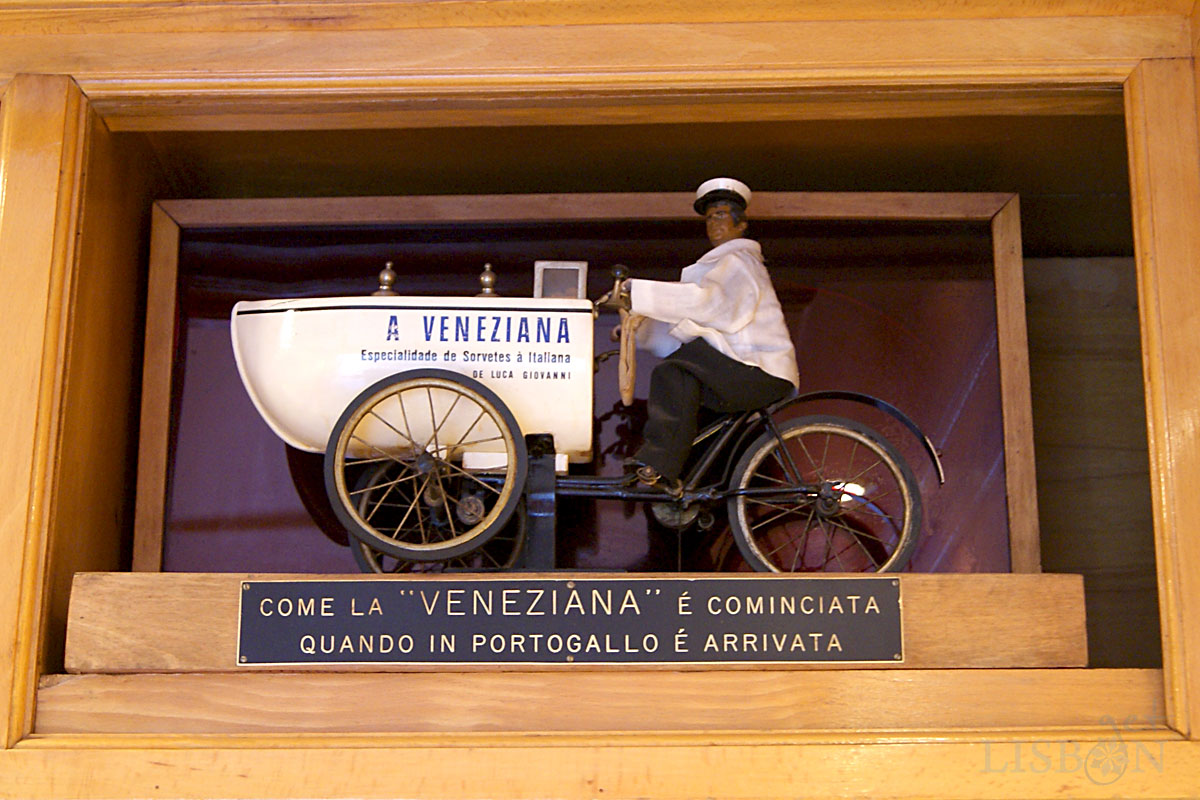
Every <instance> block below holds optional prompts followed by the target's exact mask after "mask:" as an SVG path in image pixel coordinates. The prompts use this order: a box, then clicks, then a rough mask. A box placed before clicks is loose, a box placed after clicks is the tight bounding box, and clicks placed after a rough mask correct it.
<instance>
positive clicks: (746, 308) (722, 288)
mask: <svg viewBox="0 0 1200 800" xmlns="http://www.w3.org/2000/svg"><path fill="white" fill-rule="evenodd" d="M630 284H631V298H632V306H633V309H632V310H633V313H635V314H641V315H643V316H646V317H650V318H651V319H655V320H660V321H662V322H665V323H668V324H669V325H676V324H678V323H680V322H682V321H683V320H689V321H691V322H693V323H696V324H697V325H701V326H704V327H706V328H713V329H715V330H720V331H724V332H727V333H732V332H734V331H738V330H741V329H742V328H744V327H745V326H746V325H748V324H750V322H751V321H753V319H754V313H755V311H756V309H757V308H758V302H759V286H758V282H757V281H756V280H754V278H753V276H752V275H750V274H749V271H748V270H747V269H746V265H745V264H744V262H743V261H742V260H741V259H740V258H737V257H736V256H727V257H726V258H724V259H722V260H721V262H720V263H719V264H717V266H715V267H714V268H713V269H712V270H710V271H709V272H708V273H707V274H706V275H705V276H704V277H703V278H701V280H700V282H699V283H686V282H679V283H675V282H667V281H648V280H640V279H636V280H632V281H630Z"/></svg>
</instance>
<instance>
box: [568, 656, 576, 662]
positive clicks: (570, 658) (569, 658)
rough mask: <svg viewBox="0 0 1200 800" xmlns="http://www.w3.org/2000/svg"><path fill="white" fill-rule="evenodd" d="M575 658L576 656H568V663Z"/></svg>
mask: <svg viewBox="0 0 1200 800" xmlns="http://www.w3.org/2000/svg"><path fill="white" fill-rule="evenodd" d="M574 660H575V656H567V663H571V662H572V661H574Z"/></svg>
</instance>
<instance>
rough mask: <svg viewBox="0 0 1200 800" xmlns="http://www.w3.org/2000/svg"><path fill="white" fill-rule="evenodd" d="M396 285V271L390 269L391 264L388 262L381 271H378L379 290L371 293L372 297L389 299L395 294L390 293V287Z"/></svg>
mask: <svg viewBox="0 0 1200 800" xmlns="http://www.w3.org/2000/svg"><path fill="white" fill-rule="evenodd" d="M395 283H396V271H395V270H393V269H392V262H391V261H389V262H387V263H386V264H384V265H383V269H382V270H380V271H379V288H378V289H376V290H375V291H374V292H371V296H372V297H389V296H392V295H395V294H396V293H395V292H394V291H392V286H393V285H395Z"/></svg>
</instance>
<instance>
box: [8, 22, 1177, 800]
mask: <svg viewBox="0 0 1200 800" xmlns="http://www.w3.org/2000/svg"><path fill="white" fill-rule="evenodd" d="M340 5H343V6H345V7H347V8H350V7H351V6H352V7H353V9H354V11H355V14H347V15H346V16H344V17H336V18H335V17H333V16H331V15H330V14H329V13H328V12H329V6H328V4H319V5H318V4H306V3H303V2H302V3H297V4H288V5H286V6H284V5H273V6H271V7H270V8H266V7H264V6H260V5H253V4H200V5H199V6H197V7H196V8H195V9H193V10H192V11H191V12H187V13H186V14H181V15H178V16H173V15H172V14H169V13H167V12H166V11H165V10H164V9H165V8H166V6H163V5H156V4H153V3H151V4H145V3H137V4H135V3H124V2H117V3H114V4H110V5H108V6H105V7H104V8H100V7H98V6H97V7H95V8H93V7H92V6H88V7H86V8H85V7H83V6H78V7H73V8H72V9H68V10H61V9H59V10H55V9H52V8H49V7H47V6H46V5H45V4H26V5H25V6H22V7H21V8H19V9H12V10H10V11H7V12H6V14H5V16H4V18H3V20H2V21H0V27H2V28H3V30H4V31H5V33H6V34H7V35H6V37H5V39H6V41H5V48H4V53H3V55H0V80H4V81H6V86H5V93H4V96H3V100H2V103H0V115H2V118H0V169H2V170H3V187H4V193H3V198H2V199H0V204H2V205H0V242H2V243H3V244H2V245H0V274H2V275H3V276H4V279H5V281H6V287H5V288H6V291H7V292H8V293H9V294H8V296H9V298H10V302H9V303H8V304H7V305H6V310H5V314H4V315H2V316H0V337H2V338H3V341H5V342H6V353H5V355H4V361H3V363H4V366H5V372H6V383H7V386H8V390H7V391H5V392H4V394H3V395H2V402H3V406H2V410H3V412H4V414H3V416H4V418H5V421H6V426H7V427H6V433H5V434H4V436H3V437H2V438H0V463H3V464H5V465H6V466H5V471H4V473H3V480H2V482H0V499H2V500H3V506H0V507H2V508H3V512H4V514H3V518H2V520H0V553H2V554H3V555H4V556H5V558H4V560H3V563H4V564H5V567H4V570H5V572H4V575H5V578H6V580H4V581H0V638H2V639H3V641H5V642H7V643H8V645H7V646H6V648H5V652H6V655H5V656H4V657H3V658H0V689H2V690H0V712H2V713H0V719H3V720H4V726H3V728H2V729H0V747H3V750H0V794H2V795H4V796H11V797H30V798H41V797H46V798H49V797H62V796H74V797H120V796H140V797H148V796H162V797H165V796H173V797H180V796H189V797H266V796H273V797H287V796H325V797H338V796H343V797H351V796H353V797H385V796H431V797H468V796H492V797H527V796H571V797H587V796H598V795H601V794H603V795H604V796H606V797H625V796H641V797H647V796H660V797H695V796H748V795H755V796H795V795H796V794H797V793H803V794H808V795H819V796H832V795H847V794H858V795H879V794H884V793H886V794H890V795H893V796H912V797H916V796H951V795H954V796H990V797H1039V796H1050V795H1055V794H1059V795H1074V796H1110V795H1112V794H1120V795H1122V796H1129V797H1137V796H1140V797H1166V796H1178V797H1185V796H1189V795H1191V794H1194V792H1195V786H1196V785H1197V784H1198V783H1200V745H1198V743H1197V741H1196V739H1197V735H1198V734H1197V731H1198V730H1200V624H1197V622H1198V620H1197V618H1198V617H1200V583H1198V581H1200V578H1198V577H1197V576H1198V575H1200V570H1198V569H1197V565H1198V564H1200V536H1197V535H1196V533H1197V532H1196V526H1197V525H1198V524H1200V499H1198V498H1200V496H1198V495H1197V493H1196V492H1194V491H1192V489H1191V487H1192V486H1193V485H1195V483H1196V482H1197V479H1198V478H1200V447H1198V441H1197V437H1195V436H1194V433H1193V431H1194V425H1193V418H1194V400H1195V397H1197V396H1200V385H1197V384H1198V383H1200V368H1198V366H1197V364H1196V363H1195V361H1196V359H1197V352H1198V351H1197V348H1196V342H1197V341H1200V319H1198V318H1197V316H1196V314H1195V313H1194V310H1195V308H1197V307H1198V306H1200V298H1198V297H1197V291H1198V289H1197V285H1196V282H1195V264H1196V263H1198V262H1200V231H1198V230H1197V228H1196V226H1195V224H1194V222H1195V220H1196V219H1197V217H1198V216H1200V158H1198V146H1197V141H1198V133H1197V126H1196V114H1195V108H1196V87H1195V80H1194V75H1195V73H1194V65H1193V62H1192V57H1193V55H1194V53H1195V51H1196V42H1197V37H1196V35H1195V33H1194V31H1196V30H1197V29H1198V25H1197V23H1198V20H1197V17H1196V14H1195V12H1194V11H1193V9H1192V4H1191V3H1177V2H1165V1H1164V2H1153V3H1147V4H1145V6H1142V5H1140V4H1139V5H1138V6H1137V7H1136V8H1134V7H1133V6H1131V5H1130V4H1127V3H1119V2H1107V1H1106V0H1099V2H1092V3H1073V4H1069V5H1068V9H1067V10H1066V11H1063V12H1058V11H1051V12H1049V13H1062V14H1063V15H1062V16H1048V15H1047V11H1046V10H1045V9H1044V8H1043V7H1040V6H1039V7H1037V8H1036V9H1035V8H1033V6H1031V5H1030V4H1025V3H1016V2H1014V3H1003V2H999V3H985V4H982V5H981V6H979V7H972V9H969V10H962V9H959V10H958V11H955V10H953V9H948V8H947V6H946V5H945V4H943V3H936V4H934V3H921V2H915V1H914V2H905V3H901V4H900V5H899V6H897V5H896V4H894V3H893V4H878V3H874V2H872V1H871V0H867V2H864V3H860V4H851V6H852V8H850V9H848V10H846V11H845V12H844V14H842V12H841V11H838V12H833V13H839V14H842V15H843V16H844V17H845V18H843V19H837V20H830V19H828V16H829V14H830V13H831V12H829V11H828V9H826V10H824V11H821V10H820V9H817V8H816V7H815V6H814V7H812V8H809V7H807V6H806V7H804V8H800V9H793V8H790V7H788V6H787V4H783V5H780V4H775V3H770V2H761V3H758V2H752V3H750V4H749V5H746V4H743V5H742V6H741V7H738V8H736V9H735V8H732V7H730V6H729V5H728V4H701V6H699V7H697V8H696V9H694V13H692V15H691V16H690V17H689V19H688V20H686V23H685V21H683V20H681V19H679V18H678V17H676V16H675V12H673V11H671V10H670V9H664V8H662V7H659V6H655V7H653V8H652V7H650V6H645V7H642V6H635V7H630V6H623V7H622V9H621V10H620V11H618V10H614V8H613V7H611V6H599V5H592V4H586V3H569V4H554V3H536V2H535V3H529V4H524V5H521V4H517V3H505V2H501V3H498V4H481V5H480V6H479V7H476V8H474V9H467V8H464V7H463V6H462V5H461V4H442V3H416V4H405V5H404V6H396V5H394V4H377V3H357V4H348V3H347V4H340ZM172 7H173V8H175V7H174V6H173V5H172ZM956 14H957V16H956ZM405 15H407V16H405ZM514 15H515V16H514ZM264 32H266V33H264ZM714 41H716V42H717V44H718V46H717V47H716V48H714V46H713V43H714ZM798 42H800V43H805V47H802V48H797V43H798ZM714 50H716V51H717V52H718V53H719V56H718V57H717V58H716V60H715V61H714V57H713V53H714ZM101 53H103V56H101V55H100V54H101ZM746 53H750V54H751V55H750V56H748V57H747V56H746V55H745V54H746ZM748 58H750V59H753V63H750V61H748V60H747V59H748ZM18 73H42V74H41V75H30V74H18ZM1121 103H1123V104H1124V105H1123V111H1121V113H1123V116H1124V121H1125V126H1126V130H1127V136H1128V138H1127V142H1128V155H1129V165H1130V189H1131V200H1132V218H1133V223H1134V230H1135V237H1136V257H1137V269H1138V290H1139V308H1140V315H1141V331H1142V351H1141V352H1142V359H1143V364H1144V368H1145V386H1146V409H1147V413H1146V416H1147V420H1146V423H1147V430H1148V438H1149V445H1150V460H1151V489H1152V497H1153V514H1154V536H1155V544H1156V552H1157V577H1158V583H1157V586H1158V597H1159V605H1160V608H1161V613H1162V633H1163V636H1162V644H1163V668H1162V669H1161V670H1158V669H1138V670H1126V669H1122V670H1088V669H1012V670H1010V669H997V670H991V669H988V670H969V671H968V670H931V671H910V670H893V671H888V672H883V671H874V670H865V671H855V672H854V673H853V674H850V673H847V672H845V671H825V672H810V673H790V674H789V675H788V676H787V677H786V678H780V677H779V676H777V675H773V674H770V673H759V672H754V673H725V672H714V673H689V674H686V675H676V674H670V673H661V674H658V673H655V674H652V675H638V676H634V677H632V678H631V677H630V676H627V675H622V674H609V673H603V674H602V673H591V674H588V675H584V676H579V675H576V676H569V680H564V677H563V676H562V675H547V674H540V675H528V674H520V673H517V674H509V673H496V674H483V675H473V676H456V677H455V678H454V680H452V681H450V682H447V680H446V676H444V675H438V674H433V675H422V676H408V677H407V680H406V681H405V683H404V685H403V688H402V689H397V685H396V684H395V683H394V682H393V681H394V677H395V676H382V677H380V676H374V675H365V676H364V675H335V676H329V675H320V676H309V675H300V676H296V675H269V674H263V675H253V676H245V675H236V676H229V677H227V678H224V679H222V680H215V681H212V682H208V683H205V682H197V681H196V680H195V678H194V677H193V676H189V675H171V674H157V675H133V676H122V677H118V678H114V679H113V685H114V686H117V687H121V688H122V689H124V690H126V691H128V692H129V693H130V694H131V695H133V696H136V697H137V698H139V702H142V703H144V704H147V705H153V704H157V706H158V709H157V711H158V713H160V715H162V716H169V715H170V714H171V713H174V714H176V715H177V716H179V717H185V718H186V717H187V716H188V715H189V708H191V707H193V706H196V705H203V704H206V703H211V702H212V701H213V700H214V698H216V699H218V700H219V699H221V698H228V703H227V704H226V705H224V706H223V707H222V708H219V709H218V710H217V712H216V713H218V714H224V715H226V717H227V718H228V719H230V720H232V721H233V722H234V723H238V722H239V721H241V720H244V719H245V718H246V716H245V714H244V709H246V708H258V709H261V710H262V711H263V714H264V717H269V716H271V715H278V716H280V717H284V718H286V717H287V716H288V714H289V711H290V707H291V706H294V705H297V704H300V703H303V704H306V705H307V706H309V707H310V709H312V710H314V711H315V712H320V711H325V710H327V711H329V712H330V713H339V712H341V711H344V709H345V708H346V707H347V706H348V705H353V704H355V703H358V704H361V705H364V706H366V705H373V706H377V707H379V708H383V709H385V711H386V713H387V714H388V715H389V716H390V718H391V719H398V720H405V719H412V718H420V719H437V720H441V721H442V722H443V724H442V725H441V726H440V727H439V728H437V729H436V730H430V729H420V730H392V731H390V732H384V733H381V732H380V731H379V728H378V720H377V719H375V720H371V721H369V722H368V723H366V724H365V725H364V726H363V728H361V729H357V730H351V731H346V730H343V731H341V732H339V733H328V732H320V733H319V734H316V735H310V734H306V733H295V732H292V733H280V732H279V731H278V730H277V728H276V727H274V726H273V725H271V724H269V723H267V724H264V725H262V726H261V727H255V728H254V729H247V728H246V727H240V728H239V730H237V731H231V732H224V733H197V732H184V733H173V734H172V733H163V732H160V731H153V732H144V733H112V732H106V731H104V730H97V729H95V728H92V729H87V730H86V732H82V733H45V734H39V733H37V732H35V724H36V718H37V715H38V694H39V691H48V690H61V691H63V692H66V691H68V690H69V688H70V687H71V685H72V683H73V682H76V681H77V680H78V679H76V678H60V677H57V673H58V670H59V668H60V667H61V664H62V656H61V648H62V640H63V624H64V620H65V616H66V597H67V593H68V587H69V585H70V581H71V578H72V576H73V575H74V574H75V573H76V572H79V571H111V570H117V569H119V568H120V567H121V566H122V550H123V548H125V549H127V548H128V542H129V540H130V537H129V534H130V531H131V530H132V527H133V517H132V514H131V512H130V508H129V504H130V500H131V499H132V496H133V486H134V483H135V479H134V475H135V462H136V455H135V454H136V450H137V448H136V438H137V428H138V424H137V408H138V406H139V403H138V398H137V397H136V395H137V390H136V387H137V386H139V385H140V381H139V380H138V375H139V364H140V363H141V359H140V353H139V350H140V348H141V346H142V345H141V342H142V335H143V327H142V325H141V324H140V320H139V317H140V309H141V307H142V305H141V304H142V299H141V298H142V287H143V286H144V283H145V280H146V269H145V264H146V263H147V255H146V251H145V242H146V241H148V239H149V230H150V227H149V209H150V201H151V200H152V199H153V198H155V197H162V196H165V194H166V193H167V192H169V191H170V189H169V188H167V189H164V186H168V185H169V182H167V181H164V179H163V178H162V176H160V175H159V174H158V173H157V169H156V167H155V166H154V165H155V164H157V163H159V154H156V152H155V151H154V148H153V146H152V145H151V144H150V143H149V142H148V141H147V140H144V139H139V138H137V137H131V136H129V135H127V134H129V133H130V132H134V131H149V130H158V131H183V132H189V131H190V132H192V133H193V134H194V135H195V136H196V137H198V138H197V139H195V140H192V141H199V140H200V139H203V134H201V133H196V132H198V131H210V132H215V131H222V130H224V131H234V130H243V131H245V130H254V129H259V130H263V129H273V130H298V129H314V130H315V129H327V130H332V129H338V128H341V129H350V128H358V129H365V128H372V127H377V128H383V127H388V126H395V127H405V126H409V127H419V126H426V127H431V128H439V129H440V128H447V129H449V128H454V127H458V126H463V125H470V126H486V125H495V126H503V125H513V124H525V125H532V126H537V125H551V124H555V123H561V122H563V121H564V120H565V119H569V120H570V122H571V123H572V124H576V125H581V126H585V125H593V124H615V123H620V122H628V121H630V120H636V121H637V122H638V123H641V124H657V123H667V122H671V121H678V120H680V119H688V120H696V121H704V122H707V121H711V120H712V119H714V118H719V119H722V120H727V121H736V120H763V119H769V118H780V117H793V118H794V117H797V116H805V115H810V116H811V115H824V116H825V117H826V118H830V119H836V120H852V119H856V118H874V117H880V116H892V117H896V118H904V117H910V118H911V117H920V118H922V119H950V118H954V117H955V116H958V115H971V114H976V115H977V114H985V115H987V114H991V115H1001V116H1003V115H1020V114H1024V113H1030V112H1033V111H1038V110H1040V111H1046V110H1050V111H1052V112H1054V113H1058V114H1066V115H1071V114H1088V113H1093V112H1094V111H1095V110H1096V109H1097V108H1103V109H1106V110H1109V111H1111V110H1112V109H1113V106H1114V104H1117V105H1120V104H1121ZM208 141H209V140H204V142H208ZM212 141H217V140H212ZM204 142H201V145H203V144H204ZM181 146H182V145H181ZM212 146H213V147H215V148H217V149H223V148H227V147H229V148H233V147H236V142H235V141H233V140H230V141H229V143H227V144H222V143H220V142H219V141H218V143H217V144H214V145H212ZM203 149H204V148H203V146H199V147H198V150H203ZM236 155H239V154H231V155H230V157H231V158H234V159H235V160H236ZM287 158H288V153H287V148H286V146H281V147H280V149H279V151H278V152H277V153H276V154H275V161H276V162H278V163H281V164H282V163H285V162H286V160H287ZM259 177H261V175H260V176H259ZM253 180H254V179H251V182H253ZM176 181H177V184H176V185H177V186H181V184H179V183H178V181H179V178H178V176H176ZM183 183H186V181H183ZM242 188H243V189H244V188H245V187H242ZM237 193H238V192H237V189H236V188H235V189H230V190H229V193H228V196H235V195H236V194H237ZM188 194H189V195H194V194H195V192H188ZM306 194H309V195H311V194H313V192H311V191H306ZM153 246H154V247H158V246H160V245H158V244H155V245H153ZM100 331H103V332H104V335H95V334H96V333H97V332H100ZM77 685H82V684H77ZM847 687H850V688H849V690H848V689H847ZM848 694H849V695H853V697H854V702H849V701H847V699H846V698H847V696H848ZM84 695H85V697H84V700H85V701H86V702H93V701H94V700H95V695H94V694H89V693H87V692H84ZM545 698H554V699H555V700H556V701H557V702H553V703H546V702H541V707H542V708H544V709H546V711H547V714H548V717H547V718H545V719H541V720H538V721H537V722H536V723H531V722H529V720H528V719H526V720H525V721H524V722H522V723H521V724H517V722H514V717H513V709H514V708H519V707H522V706H529V705H530V704H531V702H532V701H543V700H544V699H545ZM68 710H69V709H68ZM464 710H465V711H464ZM518 722H520V721H518ZM546 723H549V724H546ZM539 726H541V727H539ZM174 730H179V727H175V728H174ZM1114 742H1119V743H1120V744H1119V745H1115V744H1113V743H1114ZM1103 747H1109V748H1110V749H1111V748H1120V747H1123V748H1124V750H1123V751H1122V752H1124V753H1125V754H1126V755H1127V756H1128V760H1127V761H1126V762H1124V763H1125V769H1124V771H1122V772H1120V773H1119V774H1116V773H1111V772H1110V773H1105V774H1101V775H1100V777H1101V778H1103V779H1106V780H1107V779H1110V778H1111V779H1112V781H1114V782H1112V783H1101V782H1100V781H1098V780H1095V779H1093V777H1091V776H1090V775H1089V773H1088V772H1087V770H1086V766H1085V761H1084V756H1086V755H1089V754H1092V753H1094V752H1098V751H1096V750H1095V748H1103ZM531 765H536V766H537V767H538V768H532V767H531ZM1042 767H1045V769H1043V768H1042Z"/></svg>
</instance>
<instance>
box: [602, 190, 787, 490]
mask: <svg viewBox="0 0 1200 800" xmlns="http://www.w3.org/2000/svg"><path fill="white" fill-rule="evenodd" d="M749 204H750V187H748V186H746V184H744V183H742V182H741V181H737V180H734V179H732V178H713V179H712V180H709V181H705V182H704V183H702V184H700V188H699V189H697V190H696V202H695V204H694V208H695V209H696V212H697V213H699V214H703V215H704V221H705V224H706V226H707V229H708V240H709V243H710V244H712V249H711V250H709V251H708V252H707V253H705V254H704V255H703V256H702V257H701V258H700V260H699V261H697V262H696V263H695V264H692V265H691V266H689V267H685V268H684V269H683V271H682V272H681V273H680V276H679V281H678V282H669V281H651V280H641V279H630V280H628V281H627V282H626V286H627V288H628V290H629V293H630V311H631V313H633V314H637V315H640V316H643V317H645V318H646V319H645V320H644V322H643V324H642V325H641V326H640V327H639V328H638V329H637V345H638V347H639V348H642V349H645V350H649V351H650V352H652V353H654V354H655V355H658V356H664V357H665V358H664V360H663V361H662V362H661V363H659V365H658V366H656V367H655V368H654V370H653V371H652V372H651V374H650V396H649V398H648V414H649V415H648V418H647V421H646V427H645V431H644V434H643V444H642V446H641V448H640V449H639V450H638V451H637V453H636V454H635V457H634V459H633V462H631V464H630V466H631V467H632V468H634V469H636V471H637V477H638V480H639V481H640V482H641V483H643V484H646V485H659V486H661V487H662V488H664V489H665V490H666V491H667V492H668V493H670V494H673V495H676V496H678V495H679V493H680V491H681V486H680V481H679V476H680V474H681V473H682V472H683V465H684V462H685V460H686V459H687V456H688V453H689V451H690V450H691V446H692V441H693V439H695V436H696V431H697V425H698V423H697V417H698V415H699V412H700V408H701V406H703V407H705V408H710V409H713V410H715V411H720V412H734V411H748V410H750V409H754V408H761V407H763V406H766V405H769V404H770V403H773V402H775V401H776V400H781V399H783V398H784V397H787V396H788V395H789V394H790V393H791V392H792V391H794V390H795V388H796V387H797V386H798V385H799V370H798V369H797V368H796V351H795V348H794V347H793V346H792V339H791V336H790V335H789V333H788V328H787V322H786V320H785V319H784V316H783V309H782V308H781V307H780V305H779V300H778V298H776V296H775V289H774V287H773V286H772V285H771V278H770V276H769V275H768V274H767V268H766V267H765V266H764V265H763V258H762V249H761V248H760V247H759V244H758V242H755V241H752V240H750V239H746V238H743V236H744V234H745V232H746V226H747V222H746V207H747V206H748V205H749Z"/></svg>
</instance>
